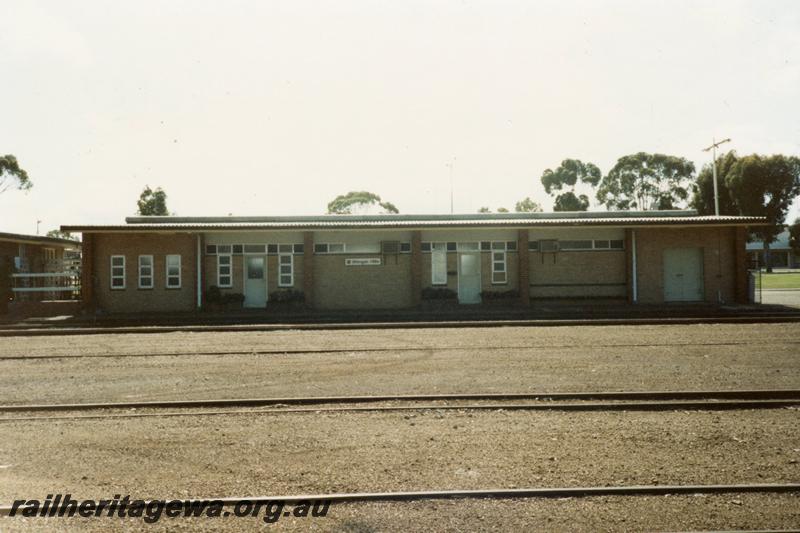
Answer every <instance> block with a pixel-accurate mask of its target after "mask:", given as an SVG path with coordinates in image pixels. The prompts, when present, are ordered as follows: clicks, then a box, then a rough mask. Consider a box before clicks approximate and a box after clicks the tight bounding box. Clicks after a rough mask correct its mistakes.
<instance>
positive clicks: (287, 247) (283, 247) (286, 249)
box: [278, 244, 292, 254]
mask: <svg viewBox="0 0 800 533" xmlns="http://www.w3.org/2000/svg"><path fill="white" fill-rule="evenodd" d="M278 251H279V252H280V253H282V254H290V253H292V245H291V244H279V245H278Z"/></svg>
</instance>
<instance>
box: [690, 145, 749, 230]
mask: <svg viewBox="0 0 800 533" xmlns="http://www.w3.org/2000/svg"><path fill="white" fill-rule="evenodd" d="M738 161H739V158H738V157H737V156H736V152H735V151H733V150H731V151H730V152H727V153H725V154H722V155H720V156H719V157H718V158H717V190H718V191H719V214H720V215H739V214H741V213H740V211H739V205H738V203H737V202H736V200H735V199H734V198H733V197H732V196H731V192H730V190H729V189H728V185H727V183H728V181H727V180H728V176H730V174H731V173H732V172H733V169H734V167H735V166H736V163H737V162H738ZM691 206H692V207H693V208H694V209H697V212H698V213H700V214H701V215H713V214H714V212H715V211H714V171H713V168H712V167H711V165H710V164H708V165H703V168H702V170H700V174H698V175H697V182H696V183H695V187H694V196H693V197H692V202H691Z"/></svg>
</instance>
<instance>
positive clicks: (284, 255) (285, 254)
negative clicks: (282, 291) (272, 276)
mask: <svg viewBox="0 0 800 533" xmlns="http://www.w3.org/2000/svg"><path fill="white" fill-rule="evenodd" d="M282 257H288V258H289V266H290V267H291V272H290V273H289V276H291V281H290V282H289V284H288V285H287V284H286V283H283V282H282V281H281V278H282V277H283V275H284V274H283V272H281V266H283V265H282V263H281V258H282ZM278 287H294V254H293V253H286V252H285V253H279V254H278Z"/></svg>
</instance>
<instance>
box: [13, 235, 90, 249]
mask: <svg viewBox="0 0 800 533" xmlns="http://www.w3.org/2000/svg"><path fill="white" fill-rule="evenodd" d="M0 241H13V242H23V243H32V244H51V245H54V246H60V247H64V248H80V247H81V243H80V241H71V240H69V239H59V238H56V237H44V236H41V235H23V234H21V233H4V232H0Z"/></svg>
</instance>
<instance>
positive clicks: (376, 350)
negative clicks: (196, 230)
mask: <svg viewBox="0 0 800 533" xmlns="http://www.w3.org/2000/svg"><path fill="white" fill-rule="evenodd" d="M766 345H780V346H784V345H800V340H777V341H772V342H758V341H730V342H697V343H680V342H675V343H651V344H642V343H640V344H636V343H620V344H593V345H592V346H591V348H593V349H596V348H680V347H688V346H692V347H694V346H720V347H725V346H760V347H763V346H766ZM586 347H587V346H586V345H584V344H550V345H535V344H532V345H527V346H514V345H508V346H474V347H465V346H411V347H409V346H398V347H389V348H386V347H384V348H369V347H363V348H297V349H296V348H292V349H289V348H284V349H281V348H277V349H269V350H263V349H257V350H246V349H244V350H216V351H193V352H159V353H152V352H148V353H127V354H123V353H99V354H45V355H5V356H0V361H6V360H7V361H16V360H27V359H30V360H39V359H94V358H100V359H115V358H126V357H198V356H216V355H220V356H222V355H256V356H260V355H315V354H339V353H403V352H427V351H437V352H444V351H448V352H452V351H464V350H478V351H499V350H545V349H547V350H570V349H575V348H586Z"/></svg>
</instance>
